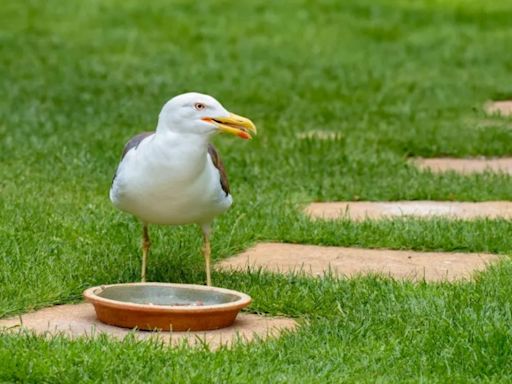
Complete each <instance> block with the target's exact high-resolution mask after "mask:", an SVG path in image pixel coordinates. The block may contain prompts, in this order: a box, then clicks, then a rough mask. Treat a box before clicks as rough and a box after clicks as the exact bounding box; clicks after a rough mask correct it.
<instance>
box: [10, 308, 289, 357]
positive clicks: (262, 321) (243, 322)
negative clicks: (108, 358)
mask: <svg viewBox="0 0 512 384" xmlns="http://www.w3.org/2000/svg"><path fill="white" fill-rule="evenodd" d="M21 319H22V325H21V324H20V318H19V317H13V318H9V319H0V330H3V331H4V332H5V331H6V332H16V331H17V330H18V329H20V328H21V327H23V328H26V329H28V330H32V331H34V332H36V333H38V334H46V335H47V334H50V335H53V334H58V333H62V334H64V335H66V336H68V337H70V338H76V337H80V336H88V337H95V336H97V335H99V334H102V333H106V334H108V335H110V336H112V337H115V338H117V339H123V338H124V337H126V336H127V335H128V334H129V333H134V335H135V337H136V338H137V339H140V340H147V339H152V338H157V339H159V340H162V341H163V342H165V343H168V344H172V345H176V344H179V343H182V342H186V343H188V344H189V345H191V346H194V345H199V344H200V343H201V342H206V343H207V344H208V345H209V346H210V347H211V348H213V349H215V348H218V347H219V346H221V345H228V346H229V345H230V344H232V343H233V342H234V341H236V340H237V339H238V338H239V339H240V340H243V341H244V342H249V341H251V340H253V339H255V338H258V339H264V338H266V337H277V336H278V335H279V334H280V333H281V332H283V331H284V330H293V329H295V328H296V327H297V323H296V322H295V320H293V319H289V318H285V317H266V316H259V315H254V314H239V315H238V317H237V319H236V321H235V323H234V324H233V325H232V326H231V327H228V328H223V329H218V330H214V331H203V332H160V333H159V332H148V331H135V330H129V329H125V328H118V327H114V326H111V325H107V324H103V323H101V322H99V321H98V320H97V319H96V314H95V312H94V308H93V306H92V305H91V304H89V303H82V304H69V305H58V306H54V307H50V308H44V309H41V310H39V311H36V312H31V313H26V314H24V315H22V316H21Z"/></svg>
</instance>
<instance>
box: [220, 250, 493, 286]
mask: <svg viewBox="0 0 512 384" xmlns="http://www.w3.org/2000/svg"><path fill="white" fill-rule="evenodd" d="M498 259H499V256H497V255H493V254H485V253H479V254H478V253H452V252H415V251H393V250H387V249H362V248H344V247H324V246H317V245H300V244H280V243H261V244H258V245H256V246H255V247H253V248H250V249H248V250H247V251H245V252H243V253H241V254H239V255H237V256H234V257H231V258H229V259H226V260H223V261H222V262H220V263H218V264H217V268H218V269H221V270H240V271H246V270H247V269H253V270H254V269H255V270H257V269H259V268H261V269H263V270H266V271H270V272H274V273H293V272H303V273H306V274H308V275H311V276H323V275H324V274H325V273H333V274H335V275H337V276H346V277H353V276H357V275H364V274H368V273H377V274H383V275H385V276H392V277H394V278H397V279H407V280H412V281H418V280H423V279H425V280H426V281H454V280H460V279H467V278H469V277H470V276H471V274H472V273H473V272H474V271H481V270H483V269H485V268H486V266H487V265H488V264H490V263H492V262H495V261H497V260H498Z"/></svg>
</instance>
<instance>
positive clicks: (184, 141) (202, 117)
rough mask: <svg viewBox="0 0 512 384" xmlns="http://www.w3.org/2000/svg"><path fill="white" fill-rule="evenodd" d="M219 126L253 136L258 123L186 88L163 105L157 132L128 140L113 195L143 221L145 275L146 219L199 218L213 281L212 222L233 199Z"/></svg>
mask: <svg viewBox="0 0 512 384" xmlns="http://www.w3.org/2000/svg"><path fill="white" fill-rule="evenodd" d="M218 132H225V133H230V134H234V135H237V136H239V137H242V138H245V139H249V138H251V136H250V134H249V132H256V128H255V126H254V124H253V123H252V122H251V121H250V120H249V119H246V118H244V117H241V116H238V115H235V114H233V113H230V112H228V111H227V110H226V109H225V108H224V107H223V106H222V105H221V104H220V103H219V102H218V101H217V100H215V99H214V98H213V97H211V96H208V95H202V94H199V93H186V94H183V95H179V96H176V97H174V98H173V99H171V100H169V101H168V102H167V103H166V104H165V105H164V107H163V108H162V111H161V113H160V116H159V119H158V125H157V129H156V131H155V132H146V133H143V134H139V135H137V136H135V137H134V138H132V139H131V140H130V141H129V142H128V143H127V145H126V146H125V149H124V151H123V158H122V159H121V162H120V164H119V166H118V168H117V171H116V174H115V176H114V180H113V182H112V187H111V189H110V199H111V200H112V202H113V204H114V205H115V206H116V207H117V208H119V209H121V210H123V211H125V212H128V213H131V214H133V215H135V216H137V217H138V218H139V219H140V220H141V221H142V222H143V229H144V230H143V260H142V280H143V281H144V280H145V268H146V257H147V254H148V252H149V246H150V243H149V234H148V229H147V225H148V224H165V225H181V224H192V223H195V224H198V225H200V226H201V228H202V230H203V234H204V240H205V244H204V245H205V246H204V249H203V251H204V255H205V262H206V274H207V284H208V285H210V280H211V279H210V245H209V233H210V226H211V223H212V221H213V219H214V218H215V217H216V216H218V215H220V214H221V213H223V212H225V211H226V210H227V209H228V208H229V207H230V206H231V204H232V197H231V195H230V193H229V186H228V182H227V177H226V174H225V171H224V167H223V165H222V162H221V160H220V157H219V156H218V154H217V152H216V151H215V148H214V147H213V146H212V145H211V144H210V143H209V140H210V138H211V136H212V135H214V134H215V133H218Z"/></svg>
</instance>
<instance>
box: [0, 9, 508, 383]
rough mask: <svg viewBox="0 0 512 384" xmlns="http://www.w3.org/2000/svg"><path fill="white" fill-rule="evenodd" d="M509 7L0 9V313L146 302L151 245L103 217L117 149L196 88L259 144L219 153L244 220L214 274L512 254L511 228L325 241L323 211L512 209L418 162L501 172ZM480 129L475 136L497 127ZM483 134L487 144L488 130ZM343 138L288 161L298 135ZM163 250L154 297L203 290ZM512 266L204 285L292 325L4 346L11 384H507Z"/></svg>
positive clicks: (112, 216)
mask: <svg viewBox="0 0 512 384" xmlns="http://www.w3.org/2000/svg"><path fill="white" fill-rule="evenodd" d="M511 20H512V4H510V2H508V1H506V0H501V1H498V0H494V1H492V2H483V1H470V0H467V1H463V0H446V1H427V0H424V1H414V2H413V1H405V0H404V1H391V0H372V1H370V0H363V1H359V0H346V1H342V2H341V1H334V0H333V1H320V2H313V1H282V2H267V1H263V0H261V1H249V2H243V3H242V2H228V1H219V2H197V4H193V3H192V2H189V1H164V0H158V1H156V0H154V1H145V2H141V1H137V0H125V1H115V0H102V1H99V0H89V1H57V0H50V1H45V2H37V1H14V0H6V1H3V2H2V4H1V11H0V92H1V95H2V97H0V140H1V141H0V142H1V150H0V161H1V163H0V170H1V177H0V212H1V213H0V316H1V317H7V316H12V315H15V314H19V313H23V312H26V311H28V310H33V309H35V308H40V307H45V306H50V305H53V304H59V303H69V302H77V301H79V300H81V292H82V291H83V290H84V289H85V288H86V287H90V286H93V285H98V284H104V283H116V282H128V281H135V280H137V279H138V276H139V264H140V263H139V242H140V237H139V236H140V233H139V232H140V228H139V224H138V223H137V221H136V220H135V219H134V218H132V217H130V216H129V215H126V214H123V213H120V212H118V211H117V210H116V209H115V208H113V207H112V205H111V204H110V201H109V200H108V189H109V186H110V181H111V179H112V175H113V172H114V169H115V167H116V164H117V161H118V159H119V156H120V152H121V149H122V146H123V145H124V142H125V141H126V140H127V139H128V138H129V137H131V136H132V135H133V134H135V133H137V132H139V131H144V130H151V129H153V128H154V126H155V123H156V118H157V115H158V112H159V110H160V108H161V106H162V104H163V103H164V102H165V101H166V100H167V99H169V98H170V97H172V96H174V95H176V94H178V93H181V92H185V91H190V90H196V91H200V92H204V93H209V94H212V95H213V96H215V97H216V98H218V99H219V100H220V101H221V102H223V104H224V105H225V106H226V107H228V108H229V109H231V110H233V111H234V112H237V113H240V114H242V115H245V116H248V117H250V118H251V119H252V120H253V121H255V122H256V124H257V125H258V128H259V132H260V134H259V136H258V137H257V138H256V139H254V140H253V141H251V142H245V141H242V140H238V139H236V138H231V137H218V138H216V140H215V143H216V145H217V147H218V148H219V149H220V151H221V153H222V156H223V159H224V162H225V163H226V167H227V169H228V173H229V176H230V182H231V184H232V191H233V196H234V200H235V204H234V206H233V208H232V209H231V210H230V211H229V213H227V214H226V215H224V216H222V217H221V218H220V219H219V220H218V221H217V223H216V227H215V235H214V239H213V252H214V258H215V259H217V260H218V259H222V258H225V257H228V256H230V255H233V254H235V253H236V252H238V251H240V250H243V249H245V248H247V247H248V246H250V245H251V244H254V243H256V242H258V241H262V240H276V241H285V242H294V243H308V244H327V245H344V246H357V247H387V248H395V249H416V250H444V251H452V250H463V251H467V252H480V251H485V252H494V253H499V254H503V255H508V254H510V253H511V252H512V224H511V223H509V222H507V221H499V220H495V221H477V222H472V223H471V222H447V221H444V220H431V221H420V220H408V221H403V220H395V221H386V222H381V223H369V222H363V223H359V224H354V223H350V222H346V221H339V222H330V223H317V222H311V221H309V220H308V219H307V218H305V217H304V216H303V215H302V214H301V208H302V207H303V206H304V204H306V203H308V202H310V201H314V200H337V199H344V200H355V199H359V200H399V199H400V200H401V199H434V200H471V201H482V200H498V199H499V200H507V199H509V198H510V196H512V183H511V180H510V178H509V177H507V176H504V175H491V174H484V175H480V176H457V175H454V174H448V175H444V176H439V175H433V174H430V173H421V172H419V171H418V170H416V169H415V168H413V167H412V166H411V165H409V164H408V162H407V158H408V156H426V157H429V156H436V155H452V156H460V157H463V156H474V155H487V156H503V155H507V154H512V130H511V129H510V128H507V126H509V125H510V123H511V121H510V119H508V120H507V119H505V118H498V117H493V118H491V121H490V123H489V118H488V117H485V116H484V114H483V112H482V108H481V107H482V105H483V103H484V102H485V101H487V100H489V99H495V98H498V99H501V98H507V97H512V82H511V81H510V79H511V77H510V76H511V73H512V49H511V41H512V27H511ZM484 122H485V124H484ZM489 124H490V125H489ZM319 129H321V130H327V131H335V132H338V133H339V134H340V136H341V138H340V139H339V140H335V141H319V140H308V139H306V140H299V139H298V138H297V134H298V133H300V132H304V131H309V130H319ZM152 230H153V240H154V243H153V252H152V254H151V257H150V260H149V268H148V278H149V279H150V280H153V281H166V282H186V283H201V284H202V283H204V272H203V261H202V257H201V254H200V236H199V235H198V231H197V229H196V228H194V227H182V228H165V227H159V228H157V227H155V228H153V229H152ZM511 274H512V263H511V262H510V261H509V258H508V256H504V258H503V261H502V262H501V263H500V264H499V265H498V266H497V267H496V268H493V269H491V270H489V271H487V272H485V273H483V274H480V275H478V276H477V277H476V278H475V279H474V280H473V281H470V282H465V283H457V284H424V283H420V284H411V283H403V282H396V281H393V280H390V279H385V278H377V277H368V278H358V279H352V280H347V279H334V278H325V279H312V278H306V277H304V276H289V277H283V276H277V275H270V274H265V273H256V272H255V273H252V274H248V273H238V274H227V273H222V274H221V273H215V274H214V276H213V278H214V283H215V285H218V286H223V287H228V288H233V289H237V290H241V291H244V292H247V293H248V294H250V295H251V296H252V297H253V300H254V303H253V304H252V305H251V307H250V309H249V311H252V312H257V313H261V314H269V315H286V316H290V317H294V318H296V319H298V321H299V323H300V324H301V328H300V330H299V331H298V332H296V333H290V334H286V335H284V336H283V337H282V338H280V339H278V340H273V341H269V342H266V343H255V344H251V345H247V346H243V345H241V346H237V347H235V348H234V349H232V350H220V351H217V352H209V351H207V350H189V349H186V348H182V349H170V348H167V347H164V346H161V345H157V344H148V343H143V342H136V341H133V340H127V341H125V342H118V341H114V340H109V339H106V338H104V339H100V340H96V341H90V340H78V341H68V340H66V339H64V338H54V339H42V338H39V337H35V336H33V335H30V334H22V335H5V334H3V335H0V379H1V380H3V381H6V382H15V381H30V382H73V383H77V382H110V381H112V382H149V381H155V382H230V383H231V382H243V383H249V382H287V383H292V382H318V383H325V382H333V383H338V382H342V381H347V382H376V381H378V382H398V381H401V382H403V381H410V382H429V383H430V382H461V383H462V382H464V383H466V382H471V381H493V382H509V381H511V380H512V310H511V299H510V298H511V297H512V280H511V278H510V276H511Z"/></svg>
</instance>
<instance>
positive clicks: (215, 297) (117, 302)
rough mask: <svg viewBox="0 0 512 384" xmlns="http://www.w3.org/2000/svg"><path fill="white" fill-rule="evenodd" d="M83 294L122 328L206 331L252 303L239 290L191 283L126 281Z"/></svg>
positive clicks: (98, 312) (107, 320) (224, 324)
mask: <svg viewBox="0 0 512 384" xmlns="http://www.w3.org/2000/svg"><path fill="white" fill-rule="evenodd" d="M83 295H84V298H85V299H86V300H87V301H88V302H90V303H92V304H93V305H94V309H95V311H96V316H97V317H98V320H100V321H101V322H103V323H106V324H110V325H115V326H118V327H123V328H138V329H142V330H151V331H153V330H161V331H170V330H172V331H206V330H211V329H219V328H224V327H228V326H230V325H231V324H233V322H234V321H235V319H236V316H237V315H238V312H240V310H241V309H242V308H244V307H246V306H248V305H249V304H250V303H251V298H250V297H249V296H248V295H246V294H244V293H241V292H237V291H232V290H229V289H224V288H217V287H208V286H204V285H192V284H170V283H126V284H112V285H102V286H98V287H92V288H89V289H87V290H85V291H84V293H83Z"/></svg>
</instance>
